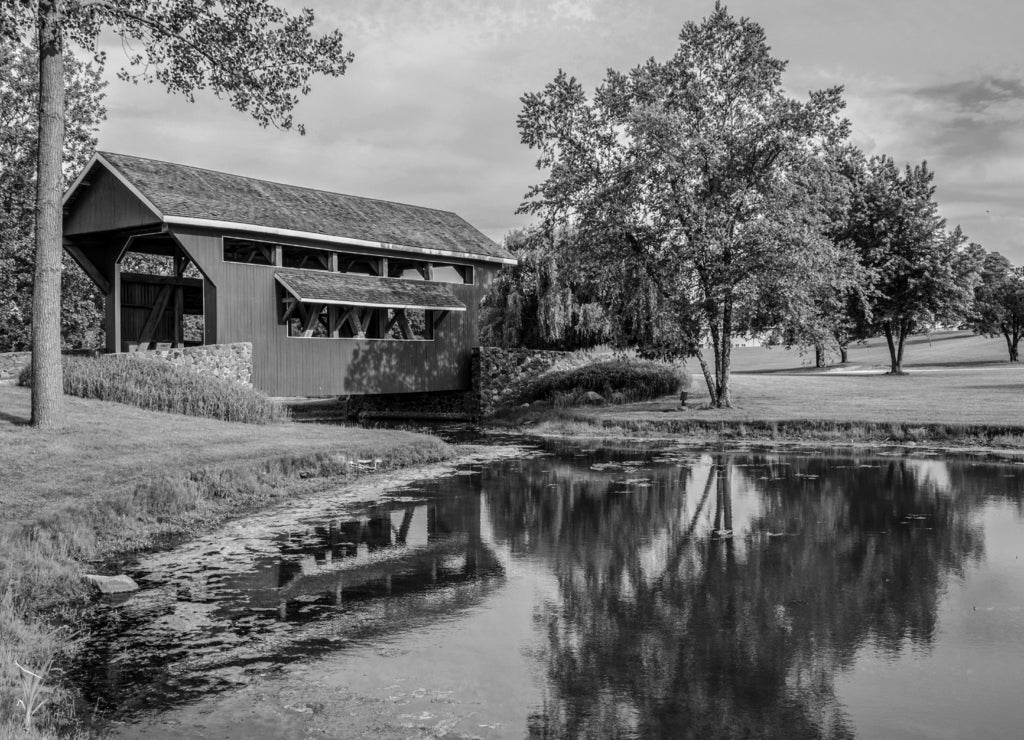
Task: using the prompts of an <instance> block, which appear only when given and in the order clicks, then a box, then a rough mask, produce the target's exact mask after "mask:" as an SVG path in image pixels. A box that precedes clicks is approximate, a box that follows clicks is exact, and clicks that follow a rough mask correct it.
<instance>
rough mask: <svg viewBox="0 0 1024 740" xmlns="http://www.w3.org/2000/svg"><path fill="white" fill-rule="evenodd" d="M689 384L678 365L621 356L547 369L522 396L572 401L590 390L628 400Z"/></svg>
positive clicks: (613, 399)
mask: <svg viewBox="0 0 1024 740" xmlns="http://www.w3.org/2000/svg"><path fill="white" fill-rule="evenodd" d="M688 385H689V378H688V377H687V376H686V375H685V372H684V371H683V370H681V369H680V368H679V367H674V366H672V365H667V364H664V363H660V362H652V361H650V360H638V359H632V358H622V357H620V358H614V359H609V360H601V361H598V362H592V363H590V364H588V365H583V366H580V367H573V368H568V369H564V370H552V371H548V372H546V373H544V374H543V375H539V376H537V377H536V378H534V379H533V380H532V381H531V382H530V383H529V384H528V385H527V386H526V387H525V388H524V390H523V398H522V400H523V401H537V400H542V401H550V402H552V403H554V404H555V405H560V406H561V405H573V404H575V403H578V402H579V401H580V400H581V399H582V397H583V395H584V394H585V393H587V392H591V391H592V392H594V393H599V394H600V395H601V396H602V397H604V399H605V400H607V401H611V402H613V403H629V402H633V401H646V400H649V399H652V398H659V397H660V396H667V395H669V394H672V393H676V392H678V391H679V389H680V388H681V387H685V386H688Z"/></svg>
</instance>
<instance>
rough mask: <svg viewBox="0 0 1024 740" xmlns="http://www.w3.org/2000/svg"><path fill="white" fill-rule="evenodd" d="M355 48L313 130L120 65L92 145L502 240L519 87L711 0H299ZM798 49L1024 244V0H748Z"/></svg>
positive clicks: (1023, 247)
mask: <svg viewBox="0 0 1024 740" xmlns="http://www.w3.org/2000/svg"><path fill="white" fill-rule="evenodd" d="M289 3H290V0H289ZM300 4H305V5H311V6H312V7H313V8H314V9H315V10H316V11H317V14H318V18H319V20H320V22H321V23H322V24H323V25H324V27H338V28H341V29H342V31H343V32H344V33H345V37H346V41H347V44H348V47H349V48H350V49H351V50H352V51H354V52H355V54H356V61H355V63H354V64H353V65H352V66H351V67H350V68H349V72H348V73H347V74H346V75H345V76H344V77H341V78H338V79H319V80H315V81H314V89H313V92H312V93H311V94H310V96H309V97H308V98H306V99H304V100H303V101H302V103H301V104H300V107H299V109H298V111H297V115H296V118H297V120H301V121H302V122H304V123H305V124H306V127H307V135H306V136H304V137H303V136H299V135H298V134H296V133H293V132H282V131H277V130H274V129H261V128H259V126H257V125H256V124H255V123H254V122H252V121H251V120H249V119H247V118H246V117H245V116H244V115H243V114H240V113H237V112H235V111H232V110H230V109H229V108H228V107H227V106H226V105H225V104H223V103H222V102H220V101H217V100H215V99H212V98H204V97H199V98H198V99H197V103H195V104H189V103H186V102H185V101H184V100H183V99H181V98H180V97H174V96H170V95H167V94H166V93H165V92H164V91H163V90H162V89H161V88H159V87H158V86H145V85H143V86H139V87H135V86H132V85H129V84H127V83H123V82H120V81H117V80H115V79H113V72H114V71H115V69H116V65H117V63H119V60H120V59H123V55H122V52H121V49H120V46H119V45H117V46H114V45H111V48H110V50H109V51H110V62H111V64H110V70H109V74H110V77H111V84H110V87H109V88H108V100H107V104H108V109H109V118H108V120H107V122H106V123H105V124H104V126H103V128H102V130H101V132H100V148H101V149H108V150H111V151H120V152H124V153H128V154H136V155H140V156H147V157H154V158H158V159H168V160H172V161H178V162H183V163H187V164H194V165H198V166H202V167H208V168H211V169H219V170H225V171H229V172H235V173H238V174H244V175H249V176H252V177H259V178H264V179H270V180H277V181H281V182H288V183H294V184H299V185H306V186H309V187H316V188H323V189H326V190H334V191H337V192H344V193H351V194H354V195H365V196H369V197H375V198H384V199H388V200H397V201H404V202H409V203H415V204H420V205H426V206H432V207H436V208H443V209H447V210H453V211H456V212H457V213H459V214H460V215H462V216H464V217H465V218H466V219H468V220H469V221H470V222H471V223H473V224H474V225H476V226H477V227H478V228H480V229H481V230H482V231H484V232H485V233H486V234H488V235H489V236H490V237H492V238H493V239H495V240H497V241H500V240H501V239H502V238H503V237H504V236H505V234H507V233H508V231H509V230H510V229H512V228H515V227H516V226H521V225H524V224H525V223H526V219H525V218H524V217H522V216H516V215H515V210H516V207H517V206H518V205H519V203H520V201H521V199H522V195H523V193H524V192H525V191H526V189H527V187H528V186H529V185H531V184H533V183H535V182H537V181H538V179H539V177H540V173H539V172H538V171H537V170H535V169H534V166H533V163H534V159H535V157H534V154H533V152H531V151H530V150H529V149H527V148H526V147H525V146H523V145H522V144H520V143H519V136H518V134H517V131H516V125H515V119H516V114H517V113H518V111H519V105H520V103H519V98H520V96H521V95H522V94H523V93H524V92H528V91H535V90H539V89H540V88H541V87H543V86H544V84H545V83H546V82H548V81H549V80H550V79H551V78H552V77H553V76H554V74H555V73H556V71H557V70H558V69H559V68H562V69H565V70H566V71H567V72H569V73H571V74H573V75H575V76H576V77H578V78H579V79H581V80H582V81H583V82H584V84H585V85H586V86H587V87H588V88H590V89H592V88H593V87H594V86H596V85H597V84H598V83H599V82H600V80H601V78H602V77H603V76H604V73H605V70H606V69H607V68H609V67H613V68H616V69H620V70H626V69H629V68H631V67H633V66H635V65H636V64H638V63H640V62H642V61H644V60H645V59H647V58H648V57H651V56H653V57H655V58H657V59H665V58H666V57H668V56H669V55H670V54H671V53H672V52H673V50H674V49H675V47H676V45H677V41H678V39H677V35H678V32H679V29H680V28H681V26H682V24H683V23H684V22H685V21H686V20H700V19H701V18H703V17H704V16H706V15H707V14H708V13H709V12H710V11H711V9H712V7H713V0H703V1H701V2H694V1H693V0H652V1H650V2H622V0H618V1H617V2H616V1H613V0H547V1H544V0H502V2H485V1H484V0H429V2H428V0H348V1H347V2H345V3H332V2H327V1H326V0H306V2H305V3H294V5H295V6H298V5H300ZM729 9H730V10H731V11H732V12H733V13H735V14H740V15H746V16H750V17H752V18H753V19H755V20H756V21H758V22H759V23H760V24H761V25H762V26H764V28H765V30H766V32H767V35H768V41H769V43H770V44H771V46H772V48H773V50H774V53H775V54H776V55H777V56H779V57H781V58H783V59H787V60H788V61H789V67H788V70H787V74H786V76H785V78H784V81H785V84H786V86H787V88H788V89H789V91H790V93H791V94H792V95H794V96H801V97H803V96H806V94H807V91H808V90H811V89H818V88H823V87H828V86H831V85H835V84H841V85H844V86H845V88H846V96H845V97H846V100H847V103H848V115H849V118H850V119H851V120H852V122H853V126H854V129H853V130H854V139H855V141H856V143H857V144H858V145H859V146H861V148H863V149H864V150H865V151H866V152H868V153H869V154H874V153H885V154H889V155H891V156H893V157H894V158H895V159H896V160H897V161H898V162H914V163H916V162H920V161H921V160H927V161H928V163H929V165H930V166H931V167H932V169H934V170H935V172H936V183H937V185H938V199H939V202H940V203H941V206H942V211H943V214H944V215H945V216H946V218H947V219H948V220H949V222H950V224H951V225H952V224H957V223H958V224H960V225H961V226H962V227H963V229H964V231H965V232H966V233H967V235H968V236H969V237H970V238H971V239H972V240H974V241H978V242H980V243H981V244H982V245H983V246H984V247H985V248H986V249H989V250H994V251H1000V252H1002V253H1003V254H1005V255H1007V256H1008V257H1010V258H1011V259H1012V260H1013V261H1014V262H1015V263H1016V264H1024V45H1022V42H1021V31H1022V29H1024V4H1021V3H1019V2H1018V0H973V2H965V1H964V0H899V2H893V1H892V0H760V1H758V0H739V1H736V2H731V3H729Z"/></svg>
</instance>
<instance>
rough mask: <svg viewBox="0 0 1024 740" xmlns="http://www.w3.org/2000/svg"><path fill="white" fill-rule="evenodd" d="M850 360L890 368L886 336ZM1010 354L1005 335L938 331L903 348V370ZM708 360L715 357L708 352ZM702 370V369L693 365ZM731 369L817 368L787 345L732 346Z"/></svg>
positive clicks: (854, 349) (834, 357) (859, 348)
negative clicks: (786, 346) (988, 335)
mask: <svg viewBox="0 0 1024 740" xmlns="http://www.w3.org/2000/svg"><path fill="white" fill-rule="evenodd" d="M848 354H849V362H848V363H847V364H846V365H845V366H841V367H846V368H849V369H851V370H867V369H876V370H888V369H889V366H890V363H889V348H888V346H887V345H886V342H885V338H884V337H875V338H873V339H869V340H867V341H866V342H862V343H856V344H851V345H850V349H849V353H848ZM1008 359H1009V353H1008V352H1007V351H1006V342H1005V340H1003V338H1002V337H994V338H993V337H983V336H978V335H976V334H972V333H971V332H967V331H948V332H937V333H935V334H927V335H921V336H913V337H910V339H908V340H907V343H906V346H905V347H904V350H903V366H904V369H906V370H910V369H913V368H914V367H921V366H949V365H977V364H991V363H996V364H999V363H1007V360H1008ZM707 360H708V362H709V363H711V362H713V361H714V356H713V355H711V354H710V353H708V354H707ZM828 360H829V362H831V363H835V364H838V362H839V354H838V352H833V353H831V354H830V355H829V356H828ZM693 369H694V371H695V372H699V368H696V367H694V368H693ZM732 370H733V372H737V373H744V372H780V371H781V372H794V371H799V370H803V371H814V370H816V368H815V367H814V353H813V352H806V351H804V352H803V353H802V354H801V351H800V350H797V349H785V348H784V347H734V348H733V349H732Z"/></svg>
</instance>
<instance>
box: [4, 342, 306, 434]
mask: <svg viewBox="0 0 1024 740" xmlns="http://www.w3.org/2000/svg"><path fill="white" fill-rule="evenodd" d="M31 370H32V369H31V367H27V368H25V369H24V370H22V372H21V375H20V376H19V377H18V384H19V385H23V386H31V385H32V371H31ZM64 392H65V393H67V394H68V395H71V396H81V397H82V398H97V399H99V400H101V401H116V402H117V403H126V404H130V405H132V406H138V407H140V408H144V409H149V410H151V411H166V412H168V413H172V414H185V415H187V416H208V417H211V418H214V419H220V420H222V421H240V422H245V423H247V424H267V423H270V422H274V421H280V420H283V419H285V418H286V417H287V413H286V412H285V410H284V409H283V408H282V407H281V406H279V405H278V404H275V403H273V402H271V401H270V400H269V399H268V398H267V397H266V396H264V395H263V394H262V393H260V392H259V391H255V390H253V389H252V388H248V387H246V386H243V385H240V384H239V383H236V382H234V381H230V380H225V379H223V378H215V377H212V376H209V375H200V374H199V373H197V372H194V371H193V370H189V369H187V368H184V367H179V366H177V365H172V364H171V363H169V362H163V361H160V360H150V359H136V358H133V357H125V356H118V355H107V356H104V357H97V358H91V357H73V356H65V357H64Z"/></svg>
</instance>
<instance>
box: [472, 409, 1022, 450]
mask: <svg viewBox="0 0 1024 740" xmlns="http://www.w3.org/2000/svg"><path fill="white" fill-rule="evenodd" d="M652 406H653V408H650V409H637V408H636V406H634V407H633V408H631V409H624V408H623V407H615V406H604V407H597V408H587V409H583V408H542V409H517V410H511V411H509V412H507V413H506V414H504V415H503V416H501V417H498V418H497V419H495V420H493V422H492V424H491V425H490V426H489V427H488V428H489V429H490V430H491V431H492V432H493V433H498V434H501V433H504V434H508V433H513V434H522V435H525V436H530V437H537V438H542V439H590V440H593V441H598V442H600V441H606V442H607V441H612V440H632V441H646V442H650V441H653V440H664V441H668V442H673V443H680V444H686V445H688V446H696V447H699V446H712V447H717V446H721V447H725V448H728V447H735V446H742V447H750V446H757V447H763V448H766V449H779V448H786V447H793V448H800V447H822V446H826V447H833V448H836V449H888V450H895V449H898V450H905V451H906V452H907V453H908V454H909V453H912V452H914V451H917V452H919V453H921V454H951V455H961V456H970V457H980V458H983V459H992V460H1000V459H1002V460H1014V459H1017V458H1024V424H1008V423H999V424H984V423H969V424H965V423H959V422H895V421H858V420H847V419H800V418H796V419H793V418H791V419H764V418H741V419H702V418H699V416H696V415H697V414H700V413H701V411H702V409H686V410H681V409H679V407H678V403H677V405H676V407H675V409H671V410H672V411H675V414H673V416H672V417H670V418H665V414H666V411H669V409H666V408H664V406H665V404H664V402H662V403H659V404H657V405H653V404H652ZM680 413H689V414H693V415H692V416H689V415H688V416H685V417H680V416H679V414H680Z"/></svg>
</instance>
